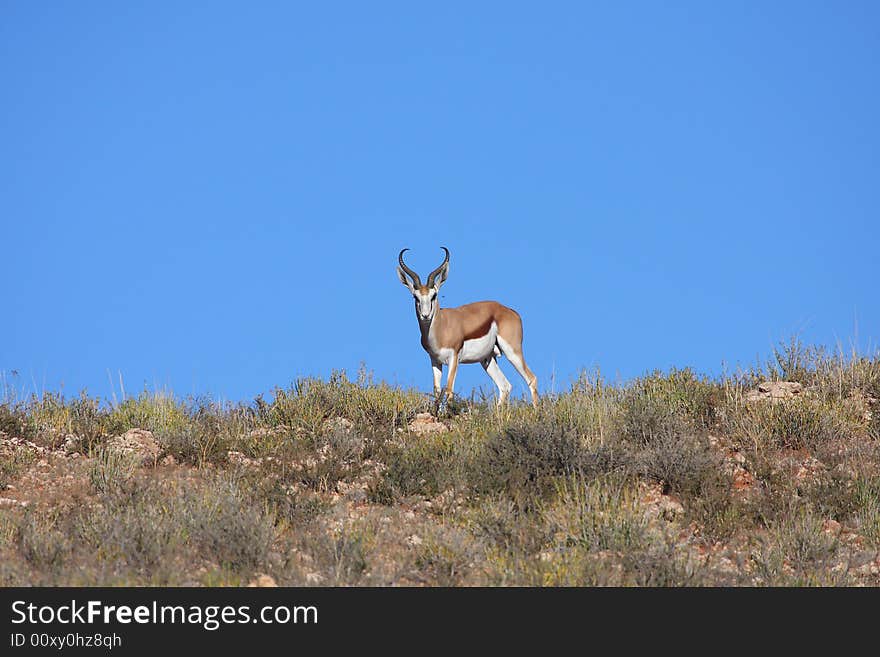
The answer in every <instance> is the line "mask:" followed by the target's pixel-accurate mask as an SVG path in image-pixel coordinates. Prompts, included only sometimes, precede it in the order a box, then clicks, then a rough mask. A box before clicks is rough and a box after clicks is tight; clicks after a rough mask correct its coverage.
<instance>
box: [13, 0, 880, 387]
mask: <svg viewBox="0 0 880 657" xmlns="http://www.w3.org/2000/svg"><path fill="white" fill-rule="evenodd" d="M434 4H435V5H436V4H437V3H434ZM440 5H442V6H439V5H438V6H428V5H424V3H402V2H401V3H382V2H377V3H308V4H306V3H290V2H277V3H270V2H249V3H244V2H241V3H223V2H204V3H201V2H186V3H172V2H155V3H111V2H104V3H100V2H98V3H96V2H82V3H60V2H48V3H34V2H23V1H21V2H10V1H7V2H4V3H2V5H0V77H2V81H3V84H2V92H0V93H2V98H3V102H2V103H0V144H2V148H0V228H2V233H0V235H2V244H3V249H2V251H3V265H4V266H3V274H4V295H3V297H4V304H3V311H4V312H3V319H2V321H0V371H3V372H5V373H6V376H7V382H9V381H10V380H13V381H14V382H15V385H16V386H17V387H19V388H22V389H24V390H26V391H28V392H29V391H32V390H34V389H37V390H57V389H63V390H64V391H65V393H67V394H75V393H77V392H78V391H79V390H80V389H82V388H87V389H88V391H89V392H90V393H92V394H97V395H101V396H109V395H110V394H112V389H111V384H110V382H109V381H108V371H109V372H111V373H112V377H113V379H114V381H118V377H119V375H120V374H121V375H122V378H123V380H124V382H125V387H126V389H127V392H129V393H131V392H132V391H137V390H140V389H142V388H143V387H144V386H146V387H147V388H149V389H156V388H162V389H168V390H172V391H174V392H175V393H177V394H179V395H181V396H185V395H189V394H206V395H211V396H214V397H215V398H220V399H232V400H239V399H245V400H246V399H249V398H251V397H253V396H254V395H256V394H258V393H260V392H267V391H270V390H271V389H272V388H273V387H274V386H276V385H286V384H288V383H289V382H291V381H292V380H294V379H296V378H297V377H299V376H304V375H318V376H327V375H329V373H330V371H331V370H332V369H346V370H348V371H349V372H350V373H353V372H355V371H356V370H357V368H358V365H359V363H360V362H365V363H366V365H367V367H368V368H369V369H371V370H373V372H374V373H375V376H376V378H380V379H385V380H388V381H390V382H393V383H398V384H401V385H406V386H409V385H414V386H418V387H419V388H421V389H423V390H428V389H430V386H431V370H430V366H429V362H428V358H427V355H426V354H425V353H424V351H423V350H422V348H421V346H420V344H419V334H418V327H417V323H416V319H415V316H414V312H413V307H412V302H411V300H410V298H409V296H408V293H407V292H406V290H405V289H404V288H403V286H401V285H400V283H399V282H398V281H397V278H396V275H395V273H394V267H395V263H396V256H397V252H398V251H399V250H400V249H401V248H403V247H410V248H411V249H412V252H411V253H410V254H408V255H409V262H410V263H411V266H413V267H414V268H416V269H417V270H418V271H420V272H422V275H423V276H424V274H425V273H427V272H428V271H429V270H430V269H432V268H433V267H435V266H436V265H437V264H438V263H439V261H440V256H441V251H440V246H441V245H445V246H448V247H449V248H450V250H451V252H452V259H451V267H450V276H449V280H448V282H447V283H446V285H445V286H444V288H443V290H442V297H441V300H442V303H443V304H444V305H446V306H454V305H459V304H461V303H466V302H469V301H475V300H480V299H497V300H499V301H501V302H502V303H506V304H508V305H510V306H512V307H514V308H516V309H517V310H518V311H519V312H520V313H521V315H522V316H523V318H524V325H525V342H524V348H525V354H526V358H527V360H528V362H529V364H530V366H531V368H532V369H533V370H534V371H535V373H536V374H537V375H538V376H539V378H540V383H539V384H540V387H541V389H542V390H546V389H548V388H549V386H550V377H551V374H553V373H555V380H556V387H557V389H560V388H565V387H567V385H568V383H569V382H570V381H571V379H572V378H573V377H575V376H576V374H577V372H578V371H579V370H581V369H583V368H586V369H590V370H592V369H594V368H596V367H598V368H601V370H602V371H603V373H605V374H606V375H607V376H609V377H611V378H617V377H620V378H624V379H625V378H629V377H632V376H635V375H638V374H641V373H643V372H645V371H647V370H651V369H654V368H664V369H665V368H668V367H671V366H680V367H681V366H687V365H689V366H692V367H694V368H696V369H697V370H698V371H700V372H705V373H710V374H713V373H717V372H719V371H721V368H722V365H723V364H726V366H727V367H728V368H729V369H734V368H736V367H737V366H738V365H742V366H748V365H749V364H751V363H754V362H755V360H756V359H757V358H762V359H763V358H765V357H767V356H768V355H769V353H770V350H771V349H772V347H773V346H774V345H775V344H776V343H777V342H778V341H780V340H784V339H787V338H788V337H790V336H791V335H793V334H799V335H800V336H801V337H802V338H803V339H804V340H806V341H807V342H812V343H822V344H829V345H834V344H836V343H842V344H843V345H844V347H846V348H849V346H850V344H851V342H852V341H854V340H856V341H857V342H858V345H859V346H860V347H861V348H863V349H865V348H869V347H871V346H876V344H877V341H878V340H877V339H878V338H880V309H878V303H877V281H878V280H880V264H878V246H880V223H878V219H880V216H878V208H880V121H878V118H877V117H880V85H878V78H877V71H878V64H880V5H878V4H877V3H874V2H840V3H827V2H821V3H820V2H772V3H767V2H757V1H755V2H711V3H709V2H671V3H669V2H662V3H661V2H635V3H633V2H603V3H580V2H572V3H529V4H516V3H508V2H504V3H489V2H486V3H440ZM502 368H503V369H504V370H505V372H507V374H508V377H509V378H510V379H511V381H512V382H513V383H514V385H515V388H514V392H515V393H518V394H522V392H523V391H524V386H523V385H522V382H521V381H520V380H519V377H517V376H516V373H515V372H514V371H513V368H512V367H511V366H510V364H509V363H506V362H502ZM12 370H16V371H17V372H18V373H19V376H18V378H17V379H10V377H9V373H10V372H11V371H12ZM116 385H117V390H116V392H117V394H118V383H117V384H116ZM475 386H483V387H484V389H486V390H489V389H491V382H490V381H489V379H488V377H486V375H485V373H484V372H483V371H482V369H481V368H480V367H479V366H476V365H474V366H468V367H464V368H462V369H461V370H460V374H459V378H458V388H459V391H461V392H469V391H470V390H471V389H472V388H473V387H475Z"/></svg>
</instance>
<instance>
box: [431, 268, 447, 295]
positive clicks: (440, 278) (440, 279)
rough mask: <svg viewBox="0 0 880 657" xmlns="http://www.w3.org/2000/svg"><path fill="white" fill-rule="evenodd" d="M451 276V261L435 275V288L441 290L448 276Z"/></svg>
mask: <svg viewBox="0 0 880 657" xmlns="http://www.w3.org/2000/svg"><path fill="white" fill-rule="evenodd" d="M447 276H449V263H448V262H447V263H446V264H444V265H443V266H442V267H441V268H440V271H438V272H437V275H436V276H435V277H434V289H435V290H439V289H440V286H441V285H443V284H444V283H445V282H446V277H447Z"/></svg>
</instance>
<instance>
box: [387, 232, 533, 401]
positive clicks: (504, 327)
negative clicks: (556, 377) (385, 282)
mask: <svg viewBox="0 0 880 657" xmlns="http://www.w3.org/2000/svg"><path fill="white" fill-rule="evenodd" d="M440 248H442V249H443V250H444V251H445V252H446V258H445V259H444V260H443V263H442V264H441V265H440V266H439V267H437V269H435V270H434V271H432V272H431V273H430V274H429V275H428V282H427V284H425V285H422V281H421V279H420V278H419V275H418V274H417V273H415V272H414V271H413V270H412V269H410V268H409V267H407V266H406V263H404V261H403V254H404V253H406V252H407V251H409V249H403V251H401V252H400V254H399V255H398V256H397V261H398V263H400V266H399V267H398V268H397V276H398V278H400V282H401V283H403V284H404V285H405V286H406V288H407V289H408V290H409V291H410V292H411V293H412V295H413V298H414V299H415V302H416V317H417V318H418V320H419V329H421V332H422V347H424V349H425V351H427V352H428V356H430V357H431V367H432V368H433V370H434V395H435V397H436V398H437V400H438V401H439V403H440V406H441V408H442V407H444V406H445V401H446V400H447V399H449V398H451V397H452V391H453V388H454V386H455V375H456V373H457V372H458V364H459V363H480V364H481V365H482V366H483V369H484V370H486V373H487V374H488V375H489V376H490V377H491V378H492V381H494V382H495V385H496V386H498V405H499V406H500V405H501V404H503V403H504V402H505V401H507V397H508V395H510V390H511V387H512V386H511V385H510V381H508V380H507V378H506V377H505V376H504V372H502V371H501V368H500V367H499V366H498V362H497V358H498V357H499V356H501V355H502V354H503V355H505V356H507V359H508V360H509V361H510V362H511V363H512V364H513V366H514V367H515V368H516V371H517V372H519V373H520V376H522V378H523V379H525V382H526V384H527V385H528V386H529V390H530V391H531V393H532V405H533V406H535V407H536V408H537V406H538V377H536V376H535V375H534V374H533V373H532V371H531V370H530V369H529V368H528V366H527V365H526V361H525V358H524V357H523V352H522V339H523V329H522V319H520V316H519V313H517V312H516V311H515V310H513V309H512V308H508V307H507V306H503V305H501V304H500V303H498V302H497V301H477V302H475V303H468V304H465V305H464V306H458V307H457V308H440V300H439V298H438V296H437V293H438V292H439V290H440V286H441V285H443V283H445V282H446V277H447V276H448V275H449V249H447V248H446V247H445V246H443V247H440ZM407 276H409V278H407ZM443 365H446V366H448V367H449V374H448V375H447V377H446V390H445V394H444V395H443V397H441V391H440V382H441V378H442V376H443Z"/></svg>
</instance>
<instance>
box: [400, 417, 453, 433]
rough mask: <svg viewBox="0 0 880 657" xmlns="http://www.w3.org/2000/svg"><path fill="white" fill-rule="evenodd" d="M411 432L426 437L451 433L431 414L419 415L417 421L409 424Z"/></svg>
mask: <svg viewBox="0 0 880 657" xmlns="http://www.w3.org/2000/svg"><path fill="white" fill-rule="evenodd" d="M409 430H410V431H411V432H413V433H414V434H416V435H419V436H426V435H430V434H433V433H445V432H446V431H449V427H447V426H446V425H445V424H443V423H442V422H440V421H439V420H437V418H435V417H434V416H433V415H431V414H430V413H419V414H417V415H416V417H415V419H414V420H413V421H412V422H410V423H409Z"/></svg>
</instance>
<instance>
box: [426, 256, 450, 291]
mask: <svg viewBox="0 0 880 657" xmlns="http://www.w3.org/2000/svg"><path fill="white" fill-rule="evenodd" d="M440 248H441V249H443V250H444V251H446V258H445V259H444V260H443V263H442V264H441V265H440V266H439V267H437V269H435V270H434V271H432V272H431V273H430V274H428V287H434V279H435V278H436V277H437V274H439V273H440V270H441V269H443V268H444V267H445V266H446V265H448V264H449V249H447V248H446V247H445V246H441V247H440Z"/></svg>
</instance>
